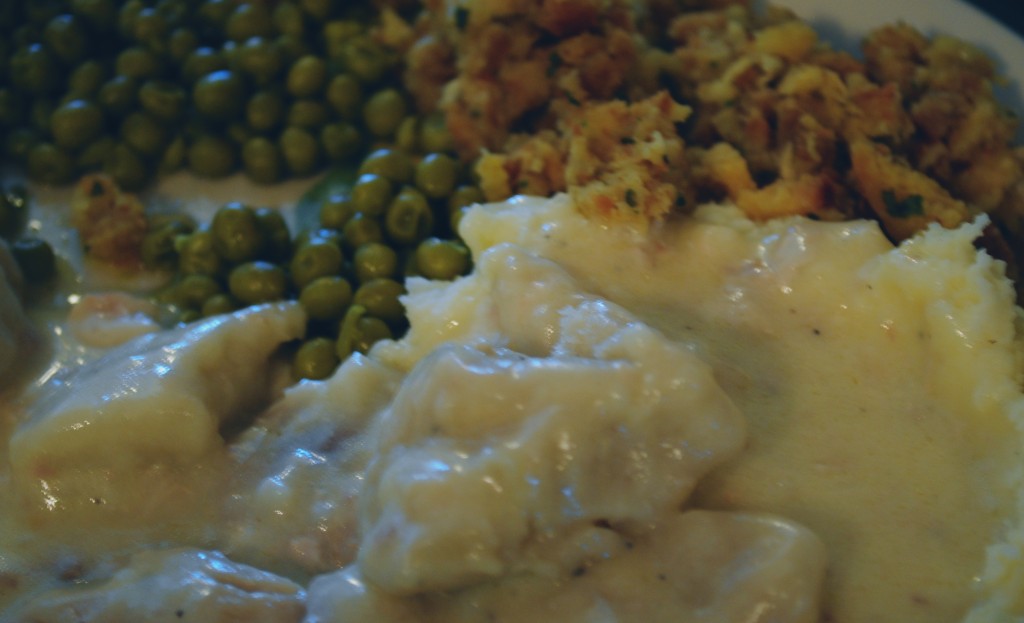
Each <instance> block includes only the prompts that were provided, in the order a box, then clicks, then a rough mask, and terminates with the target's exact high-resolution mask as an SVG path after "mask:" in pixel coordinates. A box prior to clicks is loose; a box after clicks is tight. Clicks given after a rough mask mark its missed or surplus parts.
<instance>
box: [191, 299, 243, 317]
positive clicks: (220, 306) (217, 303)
mask: <svg viewBox="0 0 1024 623" xmlns="http://www.w3.org/2000/svg"><path fill="white" fill-rule="evenodd" d="M236 309H238V302H237V301H235V299H233V298H231V295H230V294H224V293H220V294H214V295H213V296H211V297H210V298H208V299H206V300H205V301H203V306H202V307H201V308H200V313H202V315H203V317H204V318H209V317H210V316H219V315H221V314H230V313H231V312H233V311H235V310H236Z"/></svg>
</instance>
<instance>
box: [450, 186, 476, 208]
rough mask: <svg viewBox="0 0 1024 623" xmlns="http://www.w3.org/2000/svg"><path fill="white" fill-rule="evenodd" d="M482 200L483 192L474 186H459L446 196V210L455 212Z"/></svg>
mask: <svg viewBox="0 0 1024 623" xmlns="http://www.w3.org/2000/svg"><path fill="white" fill-rule="evenodd" d="M483 202H484V193H483V192H482V191H481V190H480V189H479V188H477V187H476V186H459V187H458V188H456V189H455V190H454V191H452V194H451V196H450V197H448V210H449V211H450V212H455V211H457V210H459V209H460V208H465V207H467V206H471V205H473V204H476V203H483Z"/></svg>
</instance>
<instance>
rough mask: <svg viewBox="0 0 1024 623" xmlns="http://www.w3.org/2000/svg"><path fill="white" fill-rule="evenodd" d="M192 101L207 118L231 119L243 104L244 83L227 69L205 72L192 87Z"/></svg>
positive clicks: (239, 111)
mask: <svg viewBox="0 0 1024 623" xmlns="http://www.w3.org/2000/svg"><path fill="white" fill-rule="evenodd" d="M192 103H193V105H194V106H195V108H196V111H197V112H198V113H199V114H200V115H202V116H203V117H206V118H207V119H210V120H214V121H226V120H229V119H232V118H234V117H236V116H237V115H239V114H240V113H241V111H242V107H243V106H244V105H245V83H244V82H243V81H242V78H241V76H239V75H238V74H237V73H235V72H233V71H231V70H228V69H222V70H219V71H214V72H212V73H209V74H206V75H205V76H203V77H202V78H199V80H197V81H196V83H195V86H193V87H192Z"/></svg>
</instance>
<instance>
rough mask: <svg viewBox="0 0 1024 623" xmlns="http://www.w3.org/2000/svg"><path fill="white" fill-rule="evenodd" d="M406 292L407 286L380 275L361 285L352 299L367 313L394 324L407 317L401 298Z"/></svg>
mask: <svg viewBox="0 0 1024 623" xmlns="http://www.w3.org/2000/svg"><path fill="white" fill-rule="evenodd" d="M404 294H405V286H403V285H402V284H400V283H398V282H397V281H395V280H394V279H387V278H384V277H380V278H377V279H371V280H369V281H367V282H366V283H364V284H362V285H361V286H359V288H357V289H356V292H355V294H354V295H353V299H352V300H353V303H354V304H355V305H361V306H362V307H363V308H364V309H366V313H367V314H369V315H371V316H373V317H375V318H380V319H381V320H383V321H385V322H387V323H388V324H391V325H394V324H398V323H400V322H402V320H403V319H404V318H405V306H404V305H402V302H401V301H400V300H399V297H400V296H402V295H404Z"/></svg>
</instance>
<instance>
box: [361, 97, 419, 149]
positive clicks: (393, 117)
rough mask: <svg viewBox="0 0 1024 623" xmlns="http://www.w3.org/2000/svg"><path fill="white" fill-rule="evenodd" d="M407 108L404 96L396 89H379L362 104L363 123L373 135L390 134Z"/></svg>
mask: <svg viewBox="0 0 1024 623" xmlns="http://www.w3.org/2000/svg"><path fill="white" fill-rule="evenodd" d="M408 110H409V105H408V104H407V103H406V101H405V96H403V95H402V94H401V93H400V92H399V91H398V90H397V89H381V90H380V91H377V92H376V93H374V94H373V95H371V96H370V98H369V99H368V100H366V103H365V104H363V123H365V124H366V129H367V130H369V131H370V133H371V134H373V135H374V136H377V137H388V136H392V135H393V134H394V133H395V130H397V129H398V126H399V124H400V123H402V119H404V118H405V115H406V113H407V112H408Z"/></svg>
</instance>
